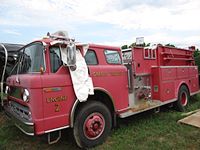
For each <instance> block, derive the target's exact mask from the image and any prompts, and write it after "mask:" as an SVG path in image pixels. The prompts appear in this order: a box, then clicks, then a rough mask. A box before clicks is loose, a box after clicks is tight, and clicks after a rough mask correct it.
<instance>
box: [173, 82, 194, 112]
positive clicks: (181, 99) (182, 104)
mask: <svg viewBox="0 0 200 150" xmlns="http://www.w3.org/2000/svg"><path fill="white" fill-rule="evenodd" d="M189 98H190V94H189V91H188V88H187V87H186V86H185V85H182V86H181V87H180V89H179V92H178V100H177V101H176V102H175V107H176V109H177V110H178V111H181V112H183V111H185V109H186V106H187V104H188V101H189Z"/></svg>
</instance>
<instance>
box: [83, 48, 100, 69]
mask: <svg viewBox="0 0 200 150" xmlns="http://www.w3.org/2000/svg"><path fill="white" fill-rule="evenodd" d="M85 61H86V64H87V65H97V64H98V61H97V57H96V54H95V52H94V51H93V50H90V49H89V50H88V51H87V53H86V55H85Z"/></svg>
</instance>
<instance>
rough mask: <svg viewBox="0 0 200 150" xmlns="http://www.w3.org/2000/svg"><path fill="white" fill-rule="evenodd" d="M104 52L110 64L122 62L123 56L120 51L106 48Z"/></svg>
mask: <svg viewBox="0 0 200 150" xmlns="http://www.w3.org/2000/svg"><path fill="white" fill-rule="evenodd" d="M104 54H105V56H106V61H107V63H108V64H121V63H122V61H121V58H120V54H119V52H118V51H114V50H105V51H104Z"/></svg>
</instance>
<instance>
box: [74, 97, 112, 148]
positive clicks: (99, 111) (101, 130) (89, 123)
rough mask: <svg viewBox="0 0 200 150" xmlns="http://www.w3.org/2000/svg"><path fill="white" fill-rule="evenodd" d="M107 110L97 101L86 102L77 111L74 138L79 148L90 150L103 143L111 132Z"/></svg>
mask: <svg viewBox="0 0 200 150" xmlns="http://www.w3.org/2000/svg"><path fill="white" fill-rule="evenodd" d="M111 124H112V118H111V114H110V111H109V109H108V108H107V107H106V106H105V105H104V104H102V103H100V102H97V101H91V102H88V103H87V104H86V105H84V106H83V107H82V108H81V110H79V112H78V114H77V116H76V118H75V122H74V130H73V133H74V138H75V140H76V143H77V145H78V146H79V147H81V148H90V147H93V146H96V145H98V144H101V143H103V142H104V140H105V139H106V137H107V136H108V135H109V133H110V130H111Z"/></svg>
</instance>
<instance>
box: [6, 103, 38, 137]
mask: <svg viewBox="0 0 200 150" xmlns="http://www.w3.org/2000/svg"><path fill="white" fill-rule="evenodd" d="M15 109H16V110H18V112H19V113H16V111H15ZM4 110H5V113H6V115H7V116H8V118H9V119H10V120H11V122H13V124H15V126H16V127H18V128H19V129H20V130H21V131H22V132H23V133H25V134H26V135H31V136H33V135H34V123H33V122H31V121H29V120H27V119H25V118H24V117H23V114H24V112H23V110H22V109H19V108H16V107H15V108H14V109H13V107H12V106H11V105H6V106H4Z"/></svg>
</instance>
